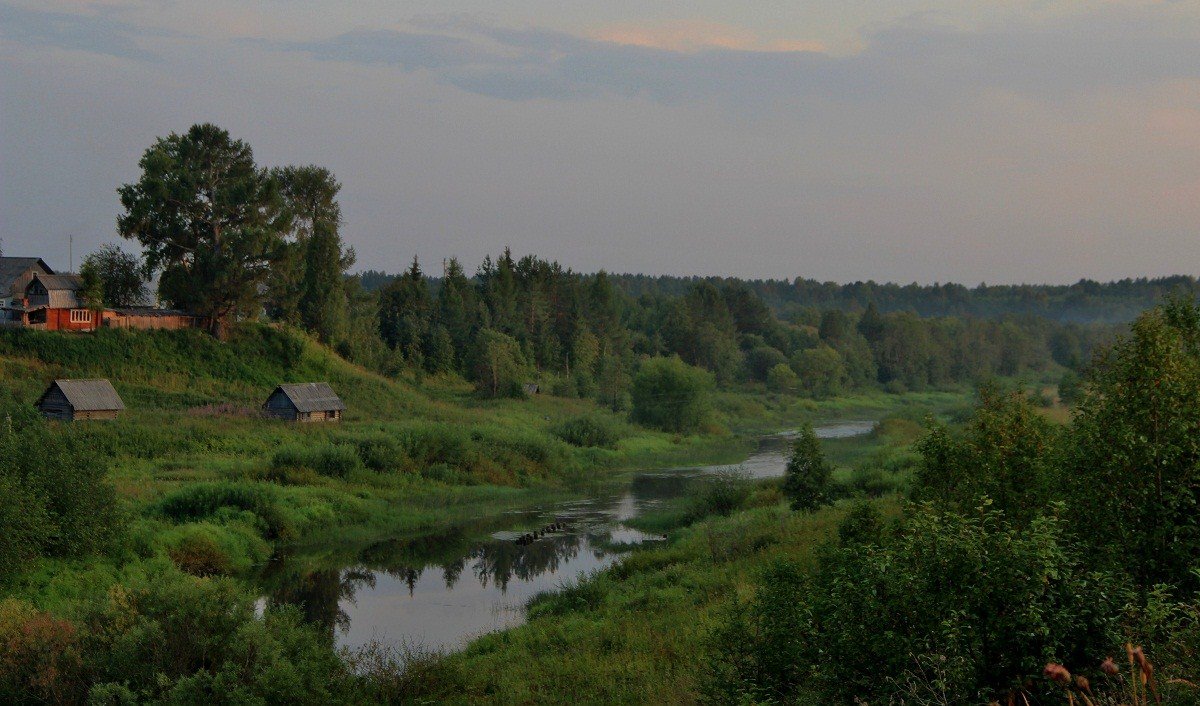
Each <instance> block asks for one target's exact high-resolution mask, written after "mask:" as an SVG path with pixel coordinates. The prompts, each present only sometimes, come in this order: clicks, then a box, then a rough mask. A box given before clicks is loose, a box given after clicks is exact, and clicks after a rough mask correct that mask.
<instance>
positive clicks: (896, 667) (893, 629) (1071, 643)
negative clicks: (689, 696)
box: [710, 505, 1131, 703]
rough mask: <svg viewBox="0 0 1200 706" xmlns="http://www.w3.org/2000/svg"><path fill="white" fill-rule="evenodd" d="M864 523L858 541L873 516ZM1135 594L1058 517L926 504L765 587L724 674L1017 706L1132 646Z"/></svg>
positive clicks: (833, 699) (779, 690) (726, 625)
mask: <svg viewBox="0 0 1200 706" xmlns="http://www.w3.org/2000/svg"><path fill="white" fill-rule="evenodd" d="M855 523H856V525H857V527H855V528H854V530H853V531H850V530H848V534H855V535H861V534H862V533H863V532H864V530H865V529H866V527H865V526H866V525H868V524H871V523H873V521H867V520H866V518H865V517H859V518H857V519H856V520H855ZM780 596H782V598H780ZM1130 597H1131V596H1130V594H1129V592H1128V591H1127V590H1126V589H1125V587H1124V584H1123V582H1122V581H1121V580H1119V579H1117V578H1114V577H1113V576H1112V575H1109V574H1105V573H1101V572H1096V571H1090V570H1089V569H1088V568H1087V567H1086V566H1085V564H1084V562H1083V560H1082V555H1081V554H1080V553H1079V552H1078V550H1077V549H1075V548H1074V547H1072V546H1071V545H1070V544H1069V543H1068V542H1067V541H1066V539H1065V535H1064V531H1063V526H1062V524H1061V522H1060V521H1059V520H1057V519H1055V518H1053V517H1044V516H1043V517H1038V518H1036V519H1034V520H1033V521H1032V522H1031V523H1024V522H1021V523H1016V524H1014V523H1010V522H1009V521H1007V520H1006V519H1005V518H1004V516H1003V514H1002V513H999V512H997V511H994V510H988V509H986V508H982V509H979V510H976V511H975V512H973V513H972V515H971V516H962V515H959V514H956V513H949V512H938V511H936V510H934V509H933V508H932V506H928V505H926V506H921V507H918V508H915V509H914V510H913V511H912V512H911V513H910V514H909V516H908V517H907V518H905V520H904V521H903V523H902V524H901V525H900V526H899V528H898V529H897V531H894V532H889V533H886V534H883V535H880V536H879V539H878V540H877V541H866V542H865V543H864V542H863V541H861V537H860V538H857V539H855V541H848V542H844V543H843V544H842V545H841V546H831V547H828V548H826V549H825V550H824V552H823V553H822V555H821V558H820V561H819V564H818V567H817V569H816V573H815V575H814V576H813V577H812V578H811V579H809V578H806V576H805V574H804V573H803V572H800V571H799V570H792V571H779V572H775V573H774V574H773V575H771V576H770V577H768V578H764V579H763V580H761V581H760V584H759V590H757V591H756V592H755V594H754V597H753V598H752V599H751V600H750V601H749V603H748V604H745V605H735V606H734V607H733V608H731V609H730V615H729V616H728V617H727V619H726V620H725V621H723V623H722V625H721V627H720V628H719V629H718V630H716V631H715V633H714V658H713V664H712V666H711V668H710V679H711V681H712V682H713V683H714V684H715V685H716V687H719V688H720V689H721V690H722V692H724V693H734V692H739V691H740V692H742V693H746V694H750V695H753V696H754V698H756V699H758V700H767V699H772V700H776V701H779V702H785V703H786V702H795V701H797V700H801V701H806V702H810V703H854V702H856V701H865V702H869V703H895V702H898V701H899V700H901V699H904V698H905V696H906V695H908V694H911V693H914V692H922V693H937V694H938V696H939V699H940V700H939V701H937V703H987V702H990V701H993V700H999V701H1001V702H1004V701H1005V700H1006V696H1007V694H1009V693H1010V692H1011V691H1012V690H1015V689H1017V688H1020V687H1021V686H1022V685H1023V684H1026V683H1036V682H1034V679H1035V678H1036V677H1038V676H1040V674H1041V671H1042V667H1043V666H1044V665H1045V664H1046V662H1048V661H1061V662H1064V663H1073V664H1090V663H1093V661H1094V659H1095V657H1096V654H1095V651H1096V650H1097V649H1098V648H1097V646H1105V647H1103V648H1100V649H1108V648H1109V647H1108V646H1111V645H1116V644H1120V637H1121V635H1120V631H1119V628H1120V618H1121V615H1122V607H1123V606H1124V605H1126V603H1127V602H1128V601H1129V599H1130ZM931 666H936V667H937V669H936V671H931V670H930V667H931ZM931 688H936V690H937V691H936V692H929V691H928V690H929V689H931ZM804 689H809V690H811V691H812V692H813V693H807V692H804V691H803V690H804ZM1037 695H1038V690H1037V688H1036V687H1034V688H1033V693H1032V694H1031V701H1032V700H1033V699H1034V698H1036V697H1037Z"/></svg>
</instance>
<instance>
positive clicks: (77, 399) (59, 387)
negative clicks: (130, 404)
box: [37, 380, 125, 422]
mask: <svg viewBox="0 0 1200 706" xmlns="http://www.w3.org/2000/svg"><path fill="white" fill-rule="evenodd" d="M37 408H38V409H39V410H41V412H42V414H43V415H45V416H46V418H47V419H61V420H63V421H67V422H70V421H74V420H76V419H116V418H117V415H119V414H120V413H121V412H122V411H124V410H125V403H124V402H122V401H121V396H120V395H118V394H117V391H116V390H115V389H114V388H113V386H112V383H111V382H109V381H108V380H55V381H54V382H52V383H50V387H48V388H46V391H45V392H43V393H42V396H41V397H39V398H38V401H37Z"/></svg>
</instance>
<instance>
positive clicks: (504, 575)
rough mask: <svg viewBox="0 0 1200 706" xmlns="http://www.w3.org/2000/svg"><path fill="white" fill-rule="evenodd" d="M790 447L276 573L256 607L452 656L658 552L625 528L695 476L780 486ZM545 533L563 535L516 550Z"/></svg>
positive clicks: (333, 633) (858, 425)
mask: <svg viewBox="0 0 1200 706" xmlns="http://www.w3.org/2000/svg"><path fill="white" fill-rule="evenodd" d="M874 426H875V425H874V423H873V422H836V423H830V424H823V425H820V426H817V427H816V432H817V436H818V437H819V438H823V439H835V438H848V437H852V436H861V435H864V434H868V433H870V431H871V430H872V429H873V428H874ZM791 436H792V435H791V434H789V433H783V434H776V435H773V436H769V437H765V438H763V439H761V440H760V442H759V445H758V448H757V449H756V450H755V452H754V453H752V454H751V455H750V456H749V457H748V458H747V459H746V460H745V461H743V462H742V463H739V464H733V465H716V466H700V467H688V468H670V469H661V470H655V471H645V472H641V473H637V474H635V475H633V477H632V479H631V481H630V482H629V483H628V484H627V485H626V486H624V487H618V488H615V489H614V490H613V491H612V492H610V493H604V494H600V495H597V496H596V497H592V498H587V499H583V500H574V501H567V502H558V503H553V504H547V505H544V506H535V507H531V508H528V509H524V510H520V511H515V512H511V513H508V514H506V515H505V516H503V517H501V518H492V519H490V520H488V521H486V522H483V523H481V524H480V525H479V526H476V527H457V528H453V529H450V530H447V531H446V532H445V533H443V534H439V535H436V536H430V537H422V538H420V539H417V540H404V541H400V540H395V541H388V542H380V543H378V544H375V545H372V546H370V547H367V548H366V549H365V550H363V551H361V552H359V553H358V554H357V555H356V556H355V557H353V559H352V560H347V561H346V562H342V565H340V566H335V567H333V568H324V569H319V570H306V569H300V568H298V567H296V566H294V565H292V564H290V563H289V562H287V561H283V562H279V563H278V564H277V565H275V566H273V567H272V568H271V569H270V570H269V571H268V572H267V573H266V574H265V575H264V577H263V588H264V591H265V593H266V599H265V600H266V601H269V602H271V603H292V604H295V605H299V606H300V607H301V609H302V611H303V612H304V614H305V617H306V619H308V620H309V621H310V622H313V623H315V624H317V625H318V626H320V627H322V628H323V629H324V630H325V631H326V633H327V636H328V637H329V638H330V639H331V640H332V641H334V642H335V643H336V644H337V645H339V646H344V647H349V648H355V647H360V646H363V645H365V644H367V643H369V642H372V641H379V642H382V643H385V644H408V645H414V646H420V647H424V648H431V649H438V650H453V649H457V648H459V647H462V646H463V644H465V643H466V642H467V641H469V640H470V639H472V638H474V637H477V636H479V635H481V634H483V633H486V632H490V631H493V630H499V629H503V628H507V627H512V626H514V625H517V624H519V623H520V622H521V621H522V620H523V619H524V606H525V604H526V602H527V601H528V600H529V599H530V598H532V597H533V596H535V595H537V594H538V593H541V592H544V591H550V590H553V589H555V588H557V587H559V586H561V585H563V584H564V583H570V582H573V581H575V580H577V579H578V578H579V577H580V576H582V575H585V574H588V573H590V572H593V571H597V570H599V569H603V568H605V567H607V566H609V565H610V564H612V563H613V562H615V561H617V559H619V558H620V556H621V554H622V553H624V552H627V551H629V550H630V549H631V548H632V547H634V546H636V545H638V544H642V543H645V542H656V541H662V537H661V536H657V535H649V534H646V533H643V532H641V531H639V530H637V529H634V528H632V527H630V526H628V525H627V524H626V523H627V522H628V521H629V520H631V519H632V518H634V517H637V516H638V515H639V514H641V513H643V512H645V511H647V510H650V509H652V508H654V507H656V506H657V505H659V504H661V503H662V502H664V501H665V500H668V499H671V498H675V497H678V496H679V495H681V494H682V493H685V492H686V489H687V486H688V485H689V484H690V483H692V482H694V481H695V479H696V478H697V477H700V476H704V475H706V474H713V473H719V472H722V471H734V470H736V471H739V472H741V473H744V474H745V475H747V476H749V477H751V478H757V479H762V478H773V477H778V476H781V475H783V470H784V467H785V465H786V463H787V458H786V452H787V448H788V441H789V439H790V438H791ZM552 523H563V524H565V525H566V527H565V529H562V530H559V531H551V532H547V533H546V534H545V535H544V536H539V537H538V538H537V539H536V540H533V541H531V542H528V543H519V542H518V541H517V540H518V539H519V538H520V537H521V536H522V535H523V534H526V533H529V532H532V531H534V530H537V529H540V528H543V527H546V526H547V525H550V524H552ZM335 563H336V562H335Z"/></svg>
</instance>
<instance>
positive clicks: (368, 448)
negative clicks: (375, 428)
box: [358, 436, 409, 473]
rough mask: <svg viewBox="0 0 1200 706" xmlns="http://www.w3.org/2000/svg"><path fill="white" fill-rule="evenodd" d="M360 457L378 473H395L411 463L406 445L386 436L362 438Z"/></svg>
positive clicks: (364, 463)
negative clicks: (405, 448)
mask: <svg viewBox="0 0 1200 706" xmlns="http://www.w3.org/2000/svg"><path fill="white" fill-rule="evenodd" d="M358 457H359V458H360V459H361V460H362V463H363V465H364V466H366V467H367V468H369V469H371V470H372V471H375V472H376V473H388V472H392V473H394V472H397V471H401V470H403V469H404V468H405V467H407V466H408V464H409V458H408V454H407V453H405V452H404V447H403V446H401V445H400V443H399V442H397V441H396V440H395V439H392V438H390V437H386V436H379V437H371V438H368V439H362V440H360V441H359V442H358Z"/></svg>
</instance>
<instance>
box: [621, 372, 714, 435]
mask: <svg viewBox="0 0 1200 706" xmlns="http://www.w3.org/2000/svg"><path fill="white" fill-rule="evenodd" d="M711 387H712V376H711V375H710V374H709V373H708V372H706V371H704V370H701V369H700V368H695V367H692V366H690V365H688V364H687V363H684V362H683V361H682V360H680V359H679V358H678V357H672V358H651V359H649V360H647V361H645V362H644V363H642V367H641V369H639V370H638V373H637V375H636V376H634V378H633V389H632V397H633V411H632V417H633V421H635V422H637V423H638V424H644V425H646V426H650V427H654V428H657V429H662V430H663V431H670V432H677V433H686V432H693V431H695V430H697V429H699V428H700V426H701V425H702V424H703V423H704V420H705V418H706V417H707V416H708V411H709V400H708V391H709V389H710V388H711Z"/></svg>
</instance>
